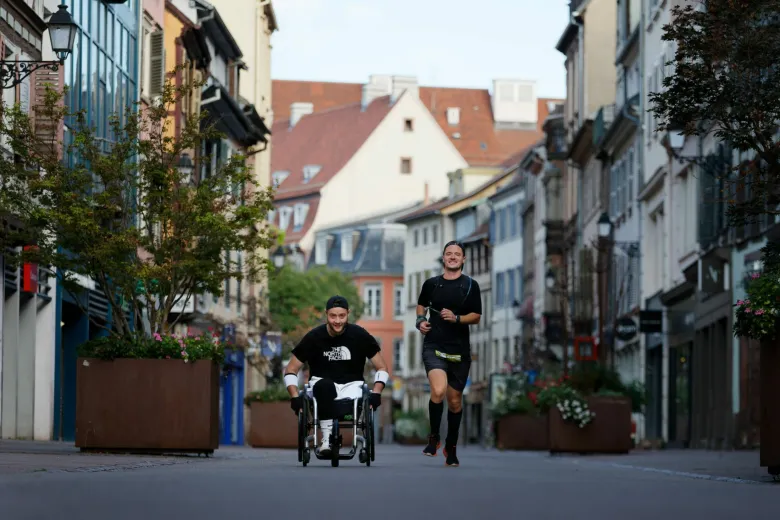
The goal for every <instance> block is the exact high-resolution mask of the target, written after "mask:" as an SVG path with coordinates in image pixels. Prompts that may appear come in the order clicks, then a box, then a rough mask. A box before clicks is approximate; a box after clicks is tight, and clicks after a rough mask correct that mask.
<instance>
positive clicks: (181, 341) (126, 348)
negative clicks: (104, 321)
mask: <svg viewBox="0 0 780 520" xmlns="http://www.w3.org/2000/svg"><path fill="white" fill-rule="evenodd" d="M218 337H219V336H218V335H217V334H215V333H213V332H212V333H210V334H202V335H192V334H189V335H184V334H165V335H163V334H159V333H156V332H155V333H154V334H153V335H152V337H149V336H145V335H143V334H134V335H131V336H104V337H101V338H96V339H93V340H90V341H87V342H86V343H83V344H82V345H80V346H79V349H78V351H79V356H81V357H94V358H98V359H105V360H111V359H117V358H132V359H181V360H183V361H184V362H185V363H189V362H190V361H198V360H201V359H205V360H210V361H216V362H217V363H219V364H221V363H222V362H223V361H224V359H225V352H224V345H222V344H221V343H220V342H219V340H218Z"/></svg>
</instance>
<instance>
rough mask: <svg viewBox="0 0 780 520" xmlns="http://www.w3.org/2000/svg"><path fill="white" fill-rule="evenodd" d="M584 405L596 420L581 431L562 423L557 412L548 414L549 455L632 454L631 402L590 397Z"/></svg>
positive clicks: (569, 423)
mask: <svg viewBox="0 0 780 520" xmlns="http://www.w3.org/2000/svg"><path fill="white" fill-rule="evenodd" d="M587 402H588V407H589V408H590V410H591V411H592V412H594V413H595V414H596V417H594V418H593V420H592V421H591V422H590V424H588V425H586V426H585V427H584V428H580V427H579V426H577V425H576V424H574V423H572V422H565V421H564V420H563V418H562V417H561V413H560V412H559V411H558V409H557V408H552V409H551V410H550V413H549V414H548V418H549V428H550V448H549V449H550V453H562V452H569V453H628V452H629V451H631V447H632V441H631V400H630V399H629V398H628V397H608V396H590V397H588V398H587Z"/></svg>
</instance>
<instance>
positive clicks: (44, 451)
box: [0, 440, 205, 475]
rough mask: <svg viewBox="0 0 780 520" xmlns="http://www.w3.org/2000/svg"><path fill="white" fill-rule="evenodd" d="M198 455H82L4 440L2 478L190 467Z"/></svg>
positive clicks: (68, 446)
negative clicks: (174, 466) (43, 473)
mask: <svg viewBox="0 0 780 520" xmlns="http://www.w3.org/2000/svg"><path fill="white" fill-rule="evenodd" d="M198 460H205V458H204V457H197V456H186V455H184V456H167V455H166V456H154V455H114V454H102V453H81V451H80V450H79V449H78V448H76V447H75V446H74V445H73V444H72V443H64V442H44V441H40V442H36V441H15V440H0V475H10V474H19V473H34V472H63V471H64V472H96V471H123V470H131V469H139V468H149V467H155V466H170V465H174V464H189V463H193V462H197V461H198Z"/></svg>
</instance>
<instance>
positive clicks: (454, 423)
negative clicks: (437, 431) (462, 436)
mask: <svg viewBox="0 0 780 520" xmlns="http://www.w3.org/2000/svg"><path fill="white" fill-rule="evenodd" d="M461 417H463V410H461V411H460V412H457V413H455V412H453V411H452V410H447V441H446V444H447V446H455V445H457V444H458V433H459V432H460V419H461Z"/></svg>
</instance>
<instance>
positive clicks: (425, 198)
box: [423, 181, 430, 206]
mask: <svg viewBox="0 0 780 520" xmlns="http://www.w3.org/2000/svg"><path fill="white" fill-rule="evenodd" d="M429 201H430V195H429V193H428V181H425V187H424V188H423V206H427V205H428V202H429Z"/></svg>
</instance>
